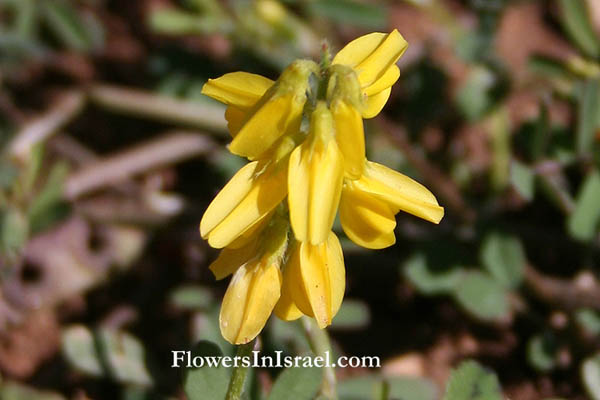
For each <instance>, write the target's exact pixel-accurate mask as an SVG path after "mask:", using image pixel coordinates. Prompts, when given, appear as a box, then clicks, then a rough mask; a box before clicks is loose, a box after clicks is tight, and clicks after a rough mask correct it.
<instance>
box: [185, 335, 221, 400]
mask: <svg viewBox="0 0 600 400" xmlns="http://www.w3.org/2000/svg"><path fill="white" fill-rule="evenodd" d="M222 355H223V353H222V352H221V349H220V348H219V346H217V345H216V344H214V343H212V342H209V341H207V340H202V341H200V342H198V343H197V344H196V345H195V346H194V349H193V350H192V357H201V358H199V359H201V360H207V359H206V357H221V356H222ZM211 360H215V358H211ZM207 364H208V362H205V364H204V365H202V366H199V368H193V367H192V368H186V370H185V375H184V378H183V390H184V391H185V394H186V396H187V397H188V399H189V400H223V399H224V398H225V395H226V394H227V387H228V385H229V376H230V374H229V371H228V370H227V368H225V367H223V366H222V365H219V366H218V367H214V366H208V365H207Z"/></svg>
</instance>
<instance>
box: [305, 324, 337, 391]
mask: <svg viewBox="0 0 600 400" xmlns="http://www.w3.org/2000/svg"><path fill="white" fill-rule="evenodd" d="M302 325H303V326H304V332H305V333H306V338H307V339H308V342H309V343H310V347H311V349H312V351H313V353H314V354H315V356H320V357H323V359H327V358H328V357H327V354H329V356H331V342H330V341H329V335H328V334H327V331H326V330H325V329H320V328H319V326H318V325H317V321H315V319H314V318H309V317H302ZM335 386H336V379H335V369H334V368H333V367H332V366H331V365H325V368H324V370H323V384H322V386H321V394H322V395H323V396H325V397H326V398H328V399H332V400H337V392H336V388H335Z"/></svg>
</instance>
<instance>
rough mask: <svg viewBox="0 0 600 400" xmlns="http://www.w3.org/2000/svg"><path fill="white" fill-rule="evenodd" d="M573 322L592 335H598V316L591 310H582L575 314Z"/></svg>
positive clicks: (599, 315) (599, 319) (599, 325)
mask: <svg viewBox="0 0 600 400" xmlns="http://www.w3.org/2000/svg"><path fill="white" fill-rule="evenodd" d="M575 320H576V321H577V323H578V324H579V325H581V326H582V327H583V328H584V329H585V330H586V331H587V332H589V333H590V334H592V335H600V314H599V313H598V312H597V311H596V310H593V309H591V308H582V309H580V310H577V312H576V313H575Z"/></svg>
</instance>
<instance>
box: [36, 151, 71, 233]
mask: <svg viewBox="0 0 600 400" xmlns="http://www.w3.org/2000/svg"><path fill="white" fill-rule="evenodd" d="M68 173H69V167H68V165H67V164H66V163H63V162H58V163H56V164H54V165H53V166H52V169H51V170H50V174H49V175H48V179H47V180H46V183H45V184H44V187H43V188H42V190H41V191H40V193H39V194H38V195H37V196H36V197H35V198H34V199H33V201H32V202H31V205H30V206H29V210H28V217H29V221H30V224H31V226H32V230H33V231H36V230H38V228H39V227H40V226H42V225H44V224H43V223H42V221H46V220H47V218H46V214H48V213H50V212H51V209H52V208H53V207H55V206H56V205H57V204H59V203H60V202H61V200H62V193H63V183H64V181H65V179H66V178H67V175H68Z"/></svg>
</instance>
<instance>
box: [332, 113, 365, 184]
mask: <svg viewBox="0 0 600 400" xmlns="http://www.w3.org/2000/svg"><path fill="white" fill-rule="evenodd" d="M332 113H333V119H334V121H335V130H336V141H337V144H338V146H339V148H340V151H341V152H342V155H343V156H344V171H345V174H346V177H347V178H349V179H358V178H360V176H361V175H362V172H363V169H364V165H365V132H364V129H363V122H362V118H361V115H360V113H359V112H358V111H357V110H356V109H355V108H354V107H352V106H351V105H348V104H347V103H346V102H344V101H336V102H335V103H334V104H333V105H332Z"/></svg>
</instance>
